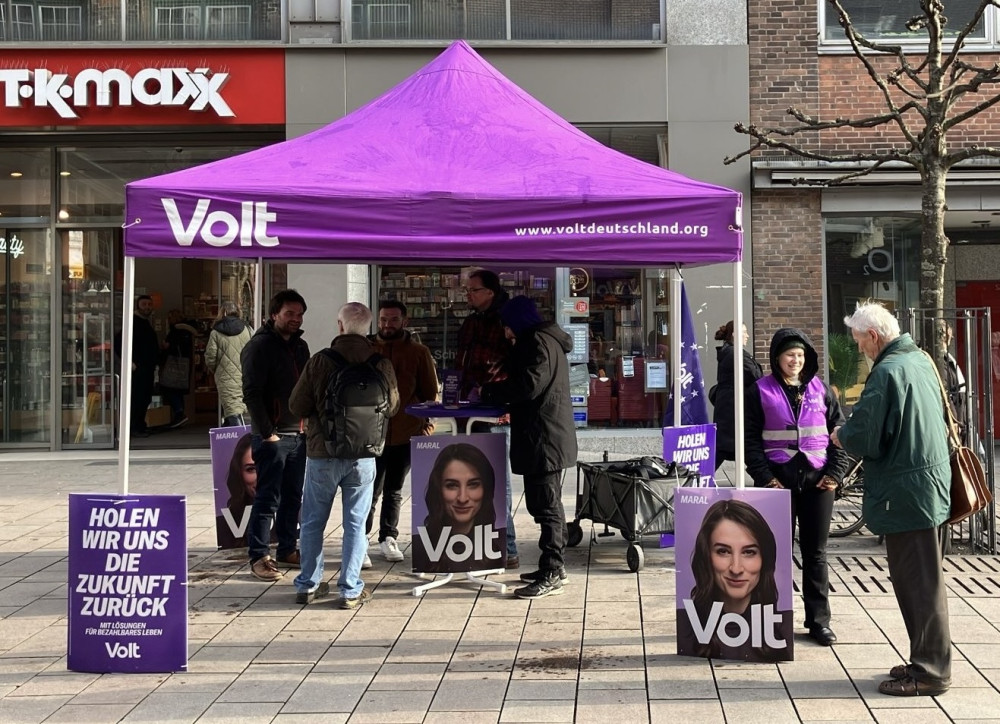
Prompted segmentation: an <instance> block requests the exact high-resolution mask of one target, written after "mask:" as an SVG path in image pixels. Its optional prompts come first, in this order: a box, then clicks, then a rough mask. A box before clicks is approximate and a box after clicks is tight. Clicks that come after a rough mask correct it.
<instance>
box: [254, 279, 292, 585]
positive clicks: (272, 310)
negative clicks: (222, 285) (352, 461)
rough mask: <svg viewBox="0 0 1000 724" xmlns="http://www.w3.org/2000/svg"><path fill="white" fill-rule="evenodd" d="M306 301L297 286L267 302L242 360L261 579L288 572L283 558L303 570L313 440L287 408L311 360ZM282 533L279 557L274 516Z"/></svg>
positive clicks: (256, 568) (256, 560) (257, 572)
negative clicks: (305, 489) (301, 522)
mask: <svg viewBox="0 0 1000 724" xmlns="http://www.w3.org/2000/svg"><path fill="white" fill-rule="evenodd" d="M305 311H306V302H305V300H304V299H303V298H302V296H301V295H300V294H299V293H298V292H296V291H295V290H294V289H286V290H284V291H281V292H278V293H277V294H275V295H274V297H273V298H272V299H271V302H270V305H269V307H268V313H269V314H270V319H269V320H268V321H267V322H265V323H264V324H263V325H261V327H260V329H258V330H257V331H256V332H255V333H254V336H253V337H251V338H250V341H249V342H247V344H246V346H245V347H244V348H243V352H242V353H241V354H240V363H241V367H242V372H243V400H244V401H245V402H246V405H247V411H248V412H249V414H250V422H251V432H252V433H253V443H252V449H253V460H254V462H255V463H256V464H257V496H256V498H254V502H253V509H252V510H251V513H250V522H249V524H248V526H247V548H248V553H249V555H250V571H251V573H253V575H254V576H255V577H256V578H258V579H260V580H262V581H269V582H273V581H277V580H279V579H280V578H281V577H282V576H283V575H284V574H283V573H282V572H281V571H280V570H278V566H277V565H276V563H281V564H284V565H286V566H289V567H291V568H298V567H299V565H300V562H301V555H300V553H299V550H298V545H297V543H298V519H299V507H300V506H301V505H302V486H303V483H304V481H305V469H306V468H305V466H306V438H305V434H303V432H302V421H301V420H300V419H299V417H298V416H297V415H295V414H294V413H293V412H292V411H291V410H290V409H289V407H288V401H289V398H290V397H291V394H292V389H294V387H295V383H296V382H297V381H298V379H299V375H300V374H301V372H302V370H303V368H304V367H305V365H306V362H308V361H309V345H307V344H306V342H305V340H304V339H302V329H301V327H302V316H303V315H304V314H305ZM272 520H273V521H274V532H275V535H276V536H277V538H278V550H277V561H275V560H274V559H272V558H271V556H270V548H269V543H270V540H271V522H272Z"/></svg>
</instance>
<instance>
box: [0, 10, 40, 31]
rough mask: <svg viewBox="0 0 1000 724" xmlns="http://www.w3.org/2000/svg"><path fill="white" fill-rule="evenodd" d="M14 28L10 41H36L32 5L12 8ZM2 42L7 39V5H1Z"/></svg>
mask: <svg viewBox="0 0 1000 724" xmlns="http://www.w3.org/2000/svg"><path fill="white" fill-rule="evenodd" d="M11 18H12V23H11V24H12V26H13V28H12V29H11V37H10V38H9V40H35V17H34V8H33V7H32V6H31V5H22V4H16V3H15V4H14V5H12V6H11ZM0 40H8V38H7V5H6V3H0Z"/></svg>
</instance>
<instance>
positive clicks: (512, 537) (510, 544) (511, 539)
mask: <svg viewBox="0 0 1000 724" xmlns="http://www.w3.org/2000/svg"><path fill="white" fill-rule="evenodd" d="M490 432H502V433H503V435H504V442H506V443H507V456H506V458H505V460H506V461H507V557H508V558H509V557H510V556H516V555H517V533H516V532H514V512H513V511H514V508H513V506H512V505H511V503H512V502H513V500H512V498H513V496H512V495H511V492H510V479H511V478H512V477H513V473H512V472H511V469H510V425H492V426H491V427H490Z"/></svg>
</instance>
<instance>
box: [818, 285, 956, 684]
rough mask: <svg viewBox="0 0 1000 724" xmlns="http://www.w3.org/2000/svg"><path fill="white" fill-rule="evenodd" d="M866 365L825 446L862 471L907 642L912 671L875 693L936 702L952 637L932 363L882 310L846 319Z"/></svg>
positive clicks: (875, 307)
mask: <svg viewBox="0 0 1000 724" xmlns="http://www.w3.org/2000/svg"><path fill="white" fill-rule="evenodd" d="M844 323H845V324H846V325H847V326H848V327H849V328H850V330H851V333H852V334H853V335H854V340H855V341H856V342H857V343H858V348H859V349H860V350H861V352H862V353H863V354H864V355H865V356H866V357H868V358H869V359H870V360H872V361H873V364H872V369H871V374H870V375H869V376H868V381H867V382H866V383H865V389H864V392H862V393H861V399H859V400H858V403H857V404H856V405H855V406H854V411H853V414H852V415H851V417H850V419H849V420H848V421H847V422H846V423H845V424H844V425H843V426H842V427H839V428H837V429H836V430H834V431H833V433H832V434H831V436H830V438H831V440H832V441H833V442H834V444H836V445H840V446H841V447H843V448H844V449H845V450H847V452H849V453H850V454H852V455H854V456H855V457H863V458H864V464H865V493H864V515H865V521H866V523H867V524H868V527H869V528H870V529H871V531H872V532H873V533H878V534H884V535H885V547H886V555H887V557H888V561H889V575H890V576H891V577H892V587H893V590H894V591H895V594H896V601H897V603H898V605H899V610H900V612H901V613H902V615H903V621H904V623H905V624H906V633H907V635H908V636H909V638H910V663H909V664H900V665H898V666H893V667H892V669H891V670H890V671H889V677H890V678H888V679H887V680H885V681H883V682H882V683H881V684H879V687H878V690H879V691H880V692H881V693H883V694H889V695H891V696H937V695H939V694H943V693H944V692H946V691H947V690H948V688H949V686H950V685H951V633H950V630H949V627H948V600H947V591H946V588H945V581H944V573H943V571H942V569H941V562H942V558H943V545H944V538H945V536H946V535H947V533H948V526H947V525H944V523H945V521H946V520H947V518H948V512H949V509H950V505H951V503H950V495H949V490H950V479H951V469H950V466H949V462H948V459H949V450H948V432H947V428H946V425H945V418H944V407H943V403H942V400H941V391H940V388H939V385H938V376H937V374H936V372H935V370H934V367H933V364H934V363H933V361H932V360H931V359H930V357H928V355H926V354H925V353H924V352H923V351H921V350H920V349H919V348H918V347H917V345H916V344H915V343H914V342H913V340H912V339H911V338H910V335H909V334H902V335H901V334H900V333H899V322H897V321H896V318H895V317H893V316H892V315H891V314H890V313H889V312H888V310H886V309H885V308H884V307H882V306H881V305H879V304H877V303H874V302H871V303H867V304H859V305H858V307H857V310H856V311H855V312H854V314H852V315H851V316H850V317H846V318H845V319H844Z"/></svg>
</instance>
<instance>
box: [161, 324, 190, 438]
mask: <svg viewBox="0 0 1000 724" xmlns="http://www.w3.org/2000/svg"><path fill="white" fill-rule="evenodd" d="M167 324H168V325H169V327H170V328H169V330H168V331H167V336H166V338H165V339H164V340H163V345H162V347H163V351H164V352H166V357H167V358H174V360H175V361H179V363H180V364H181V365H184V364H186V365H187V369H186V370H185V371H186V372H187V374H186V375H183V376H182V377H183V379H182V378H178V379H177V381H176V385H175V386H169V385H168V384H166V381H165V380H164V377H163V371H162V370H161V372H160V387H161V388H163V392H164V395H165V397H166V398H167V402H168V403H169V404H170V427H171V428H177V427H183V426H184V425H186V424H187V422H188V418H187V414H186V412H185V399H184V398H185V397H186V396H187V393H188V392H190V391H191V369H192V364H191V363H192V361H193V359H194V338H195V337H197V336H198V330H197V328H195V327H194V325H193V323H192V322H191V321H190V320H187V319H184V315H183V314H181V310H179V309H171V310H170V311H169V312H167Z"/></svg>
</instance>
